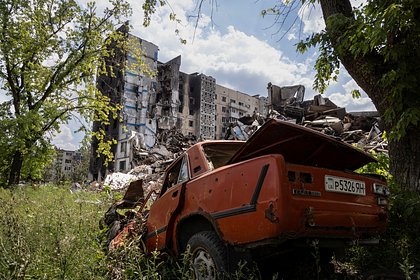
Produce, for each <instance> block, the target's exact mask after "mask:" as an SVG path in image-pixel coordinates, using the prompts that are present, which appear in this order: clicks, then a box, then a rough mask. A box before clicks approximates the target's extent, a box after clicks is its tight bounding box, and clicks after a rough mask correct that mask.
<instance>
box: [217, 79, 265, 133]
mask: <svg viewBox="0 0 420 280" xmlns="http://www.w3.org/2000/svg"><path fill="white" fill-rule="evenodd" d="M266 102H267V100H266V98H264V97H260V96H259V95H254V96H250V95H249V94H246V93H243V92H240V91H237V90H234V89H230V88H227V87H224V86H221V85H217V84H216V98H215V103H216V139H223V137H224V135H225V133H226V129H227V126H228V125H229V124H230V123H233V122H235V121H237V120H238V119H240V118H242V117H246V116H249V117H251V116H253V115H254V114H256V113H260V114H264V115H265V114H266V112H265V111H266V110H267V104H266Z"/></svg>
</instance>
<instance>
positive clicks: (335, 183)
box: [325, 176, 366, 195]
mask: <svg viewBox="0 0 420 280" xmlns="http://www.w3.org/2000/svg"><path fill="white" fill-rule="evenodd" d="M325 190H326V191H328V192H338V193H347V194H355V195H366V187H365V182H363V181H357V180H351V179H347V178H341V177H335V176H325Z"/></svg>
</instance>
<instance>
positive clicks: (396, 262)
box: [350, 153, 420, 279]
mask: <svg viewBox="0 0 420 280" xmlns="http://www.w3.org/2000/svg"><path fill="white" fill-rule="evenodd" d="M373 156H374V157H376V158H377V159H378V162H377V163H369V164H367V165H366V166H364V167H363V168H361V169H359V170H358V172H361V173H373V174H378V175H382V176H384V177H385V178H386V179H387V181H388V185H389V186H390V188H391V196H390V198H389V225H388V229H387V231H386V233H385V234H383V235H382V236H380V239H381V240H380V241H381V244H380V246H373V247H354V248H352V249H351V250H350V260H351V262H352V263H353V264H355V265H356V266H357V267H358V268H359V269H361V270H368V269H372V268H379V269H384V268H386V269H390V270H393V271H399V272H400V273H403V274H404V276H405V278H406V279H411V278H410V277H412V276H413V275H414V274H417V275H419V273H420V251H419V250H418V248H420V236H419V235H418V233H419V232H420V194H418V193H416V192H412V191H407V190H402V189H401V188H399V187H398V186H396V184H395V183H394V182H393V178H392V175H391V174H390V173H389V157H388V155H386V154H383V153H374V154H373Z"/></svg>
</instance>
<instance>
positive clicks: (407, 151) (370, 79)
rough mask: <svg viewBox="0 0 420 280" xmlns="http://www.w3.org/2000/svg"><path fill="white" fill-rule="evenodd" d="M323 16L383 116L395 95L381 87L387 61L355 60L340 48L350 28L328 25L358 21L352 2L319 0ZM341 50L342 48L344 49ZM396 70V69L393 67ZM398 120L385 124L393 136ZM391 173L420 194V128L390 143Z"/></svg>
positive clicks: (343, 56)
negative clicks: (335, 21) (337, 20)
mask: <svg viewBox="0 0 420 280" xmlns="http://www.w3.org/2000/svg"><path fill="white" fill-rule="evenodd" d="M319 2H320V4H321V8H322V13H323V16H324V20H325V23H326V26H327V28H326V30H327V33H328V34H329V36H330V38H331V40H332V42H331V43H332V44H333V46H334V49H335V50H336V52H337V54H338V56H339V58H340V61H341V63H342V64H343V65H344V67H345V68H346V70H347V71H348V72H349V74H350V75H351V76H352V78H353V79H354V80H355V81H356V83H357V84H358V85H359V86H360V87H361V88H362V89H363V90H364V91H365V92H366V93H367V95H368V96H369V97H370V98H371V99H372V102H373V104H375V107H376V109H377V110H378V112H379V113H380V115H381V116H382V117H383V116H384V113H385V112H386V110H387V109H388V108H389V107H390V106H393V104H392V103H390V102H389V99H388V98H387V97H388V96H390V94H391V92H390V90H389V89H388V88H384V87H382V86H381V83H380V80H381V78H382V77H383V75H384V74H385V73H387V72H388V71H389V70H390V69H389V68H387V67H390V66H389V65H386V63H385V60H384V58H383V57H382V56H381V55H380V54H378V53H375V52H371V53H368V54H365V55H364V56H359V57H355V56H354V55H353V54H352V53H351V52H350V51H349V50H346V49H344V48H342V47H341V46H340V42H341V39H340V37H341V36H343V34H344V32H346V31H348V22H347V23H343V24H347V26H341V27H337V26H335V27H334V28H333V29H331V28H332V27H330V26H328V24H327V19H328V18H329V17H330V16H335V15H342V16H345V17H346V18H347V19H348V20H349V21H351V20H354V16H353V12H352V7H351V3H350V1H349V0H319ZM340 47H341V48H340ZM391 67H392V66H391ZM396 123H397V120H392V121H391V122H388V123H386V124H385V126H386V131H387V132H388V133H389V132H390V131H391V130H392V128H393V126H395V124H396ZM389 156H390V172H391V174H392V175H393V177H394V179H395V182H396V183H397V185H398V186H400V187H401V188H404V189H408V190H413V191H417V192H420V128H419V126H418V125H417V126H411V127H410V128H409V129H407V130H406V134H405V135H404V136H403V137H401V138H400V139H399V140H396V139H390V141H389Z"/></svg>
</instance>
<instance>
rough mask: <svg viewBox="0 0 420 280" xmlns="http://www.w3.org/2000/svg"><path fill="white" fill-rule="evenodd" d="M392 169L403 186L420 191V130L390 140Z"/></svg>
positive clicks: (409, 131)
mask: <svg viewBox="0 0 420 280" xmlns="http://www.w3.org/2000/svg"><path fill="white" fill-rule="evenodd" d="M389 156H390V171H391V174H392V175H393V176H394V178H395V182H396V183H397V185H398V186H400V187H401V188H404V189H407V190H413V191H417V192H420V130H419V129H418V128H414V129H410V130H407V133H406V134H405V136H404V137H401V139H399V140H391V141H390V142H389Z"/></svg>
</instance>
